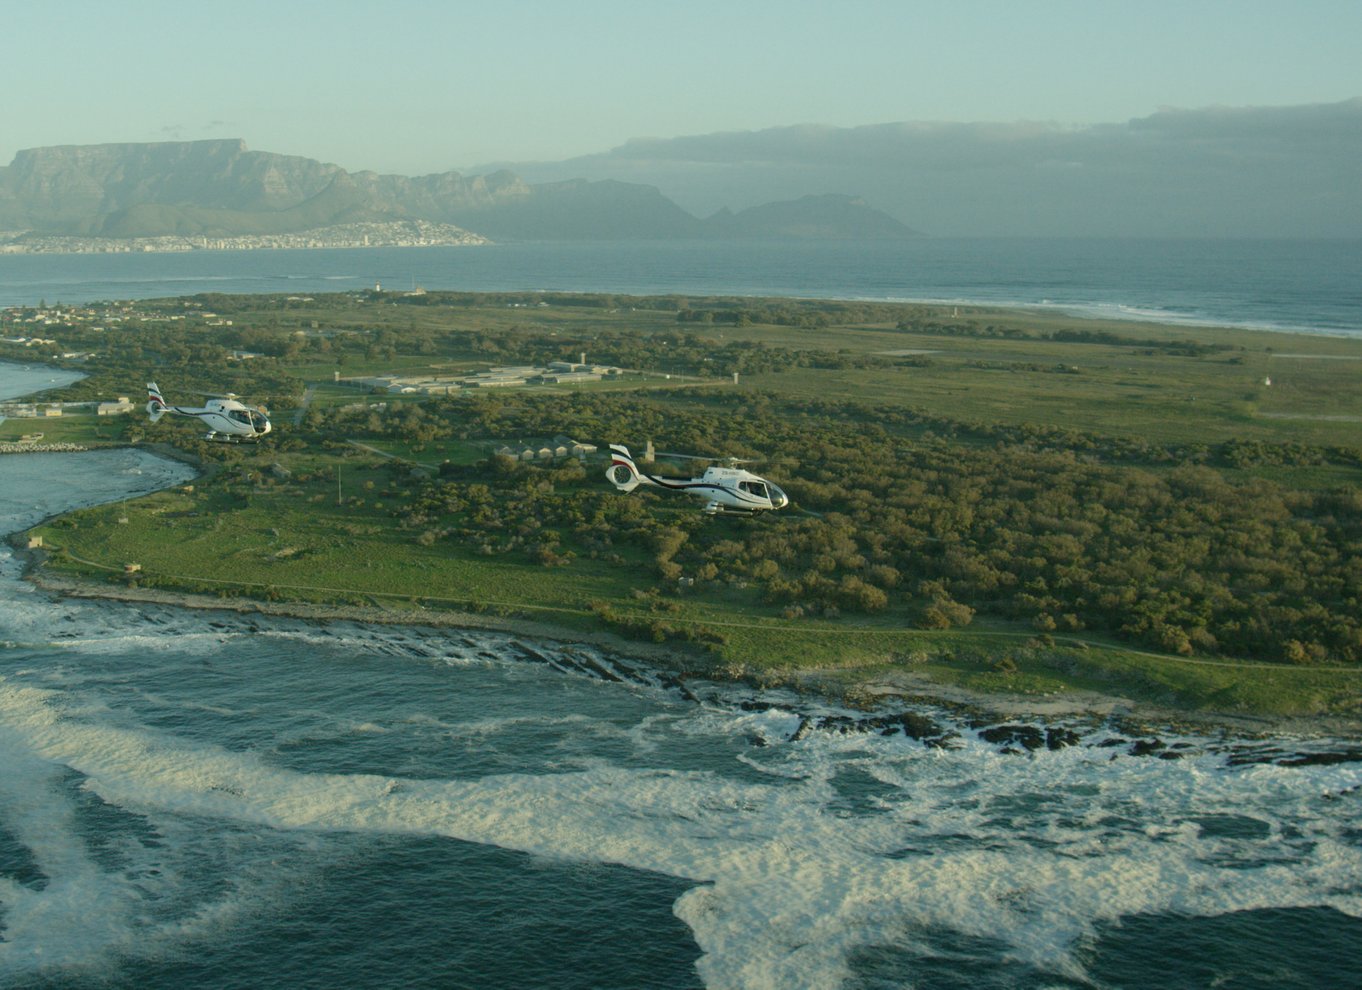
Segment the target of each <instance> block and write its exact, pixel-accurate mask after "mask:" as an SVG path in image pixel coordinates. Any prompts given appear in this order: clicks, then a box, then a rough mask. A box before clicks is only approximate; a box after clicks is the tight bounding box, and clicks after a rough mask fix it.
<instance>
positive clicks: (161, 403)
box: [147, 382, 166, 423]
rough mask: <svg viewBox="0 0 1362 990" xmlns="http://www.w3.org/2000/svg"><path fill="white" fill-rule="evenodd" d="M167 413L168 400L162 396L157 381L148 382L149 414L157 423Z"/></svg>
mask: <svg viewBox="0 0 1362 990" xmlns="http://www.w3.org/2000/svg"><path fill="white" fill-rule="evenodd" d="M165 414H166V400H165V399H163V398H161V390H160V389H159V388H157V387H156V383H155V382H147V415H148V416H150V417H151V421H152V422H153V423H155V422H156V421H157V420H159V419H160V418H161V417H162V416H164V415H165Z"/></svg>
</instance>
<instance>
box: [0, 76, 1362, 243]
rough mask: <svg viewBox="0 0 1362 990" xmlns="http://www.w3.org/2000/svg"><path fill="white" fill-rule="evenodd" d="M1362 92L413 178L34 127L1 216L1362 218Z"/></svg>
mask: <svg viewBox="0 0 1362 990" xmlns="http://www.w3.org/2000/svg"><path fill="white" fill-rule="evenodd" d="M1358 162H1362V98H1357V99H1351V100H1346V101H1343V102H1340V103H1330V104H1311V105H1302V106H1294V107H1240V108H1225V107H1213V108H1207V109H1202V110H1161V111H1159V112H1157V113H1154V114H1151V115H1150V116H1147V117H1141V118H1137V119H1134V120H1130V121H1127V122H1126V123H1124V124H1102V125H1085V126H1061V125H1058V124H1053V123H1012V124H984V123H973V124H970V123H888V124H877V125H869V126H861V127H847V128H838V127H827V126H814V125H808V126H798V127H781V128H771V129H767V130H759V131H742V132H725V133H716V134H701V135H691V136H684V137H676V138H669V139H636V140H632V141H629V142H627V143H625V144H623V145H621V146H619V147H617V148H614V149H612V150H609V151H604V152H601V153H600V154H595V155H588V156H584V157H578V158H573V159H568V160H565V161H561V162H535V163H516V164H505V163H503V164H500V165H497V166H485V167H480V168H475V169H472V170H469V172H468V173H466V174H465V173H461V172H453V171H451V172H442V173H438V174H434V175H425V176H418V177H407V176H400V175H380V174H378V173H375V172H367V171H362V172H347V171H346V170H345V169H343V168H341V167H339V166H337V165H330V164H325V163H322V162H319V161H315V160H313V159H310V158H303V157H299V156H292V155H278V154H272V153H270V152H263V151H250V150H248V149H247V147H246V145H245V144H244V142H242V141H239V140H207V141H184V142H180V141H176V142H163V143H150V144H104V145H86V146H61V147H48V148H36V149H30V150H27V151H21V152H19V153H18V154H17V155H16V156H15V159H14V162H13V164H11V165H10V166H8V167H6V168H0V230H20V229H23V230H34V231H38V232H43V233H65V234H77V235H98V236H106V237H135V236H151V235H156V234H181V235H191V236H192V235H206V236H213V235H233V234H273V233H284V232H293V231H299V230H307V229H313V228H317V227H323V226H328V225H334V224H344V223H350V222H359V221H383V220H406V219H420V220H427V221H434V222H438V223H443V224H452V225H456V226H458V227H462V228H465V229H466V230H469V231H472V232H474V233H477V234H481V235H484V236H487V237H491V238H493V239H503V240H504V239H525V240H529V239H575V238H640V237H641V238H676V237H798V238H829V237H833V238H863V239H864V238H884V237H905V236H912V235H913V234H914V233H915V232H916V231H923V232H926V233H930V234H933V235H940V236H1099V237H1132V236H1133V237H1358V236H1362V182H1359V181H1358V179H1357V163H1358Z"/></svg>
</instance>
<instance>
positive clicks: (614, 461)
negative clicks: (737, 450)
mask: <svg viewBox="0 0 1362 990" xmlns="http://www.w3.org/2000/svg"><path fill="white" fill-rule="evenodd" d="M658 456H659V457H661V456H668V457H683V458H685V459H686V460H714V459H715V458H710V457H692V456H690V455H684V454H669V455H661V454H659V455H658ZM740 463H742V462H741V461H738V460H736V459H734V458H729V459H728V466H726V467H718V466H717V465H711V466H710V467H707V468H705V473H704V474H702V475H700V477H698V478H690V479H688V480H684V479H681V478H666V477H662V476H660V475H656V474H649V473H648V472H646V471H641V470H639V467H638V465H637V464H636V463H635V462H634V458H633V456H632V455H631V454H630V453H629V448H628V447H625V446H622V445H621V444H617V443H612V444H611V445H610V467H609V468H607V469H606V472H605V477H606V478H607V479H608V480H609V481H610V483H611V484H612V485H614V486H615V487H616V488H617V489H619V490H620V491H622V492H631V491H633V490H634V489H635V488H637V487H638V486H639V485H650V486H652V487H654V488H663V489H666V490H667V491H673V492H682V493H684V494H686V495H692V496H694V497H696V498H700V499H703V500H704V502H705V505H704V511H705V512H711V513H713V512H731V511H737V512H760V511H763V510H771V509H783V508H785V506H787V505H789V504H790V499H789V498H788V497H787V496H786V494H785V493H784V492H783V491H781V490H780V488H779V486H777V485H775V484H772V483H771V482H769V481H767V480H766V479H765V478H761V477H758V476H757V475H755V474H753V473H752V472H751V471H746V470H744V469H742V468H740V467H738V466H737V465H738V464H740Z"/></svg>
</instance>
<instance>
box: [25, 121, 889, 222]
mask: <svg viewBox="0 0 1362 990" xmlns="http://www.w3.org/2000/svg"><path fill="white" fill-rule="evenodd" d="M398 220H422V221H428V222H432V223H439V224H449V225H453V226H457V227H461V228H463V229H465V230H467V231H470V232H473V233H476V234H480V235H483V236H485V237H490V238H494V239H514V240H564V239H628V238H683V237H700V238H706V237H730V238H731V237H778V238H791V237H796V238H829V237H832V238H888V237H910V236H913V235H914V231H912V230H910V229H909V228H907V227H905V226H904V225H902V224H900V223H899V222H898V221H896V220H894V219H893V218H891V217H889V216H887V215H885V214H883V213H880V212H879V211H877V210H874V209H872V208H871V207H869V206H868V205H866V204H865V203H864V202H862V201H860V200H858V199H855V198H853V197H850V196H819V197H806V198H805V199H802V200H795V201H791V202H787V203H778V204H768V205H766V206H761V207H755V208H753V209H750V210H744V211H742V212H739V213H736V214H732V213H728V212H726V211H723V212H720V213H719V214H716V215H715V216H713V217H710V218H708V219H703V220H702V219H700V218H697V217H695V216H692V215H691V214H689V213H687V212H686V211H685V210H683V209H681V207H679V206H677V205H676V204H675V203H673V202H672V201H671V200H670V199H668V198H667V197H666V196H664V195H662V193H661V192H659V191H658V190H657V189H656V188H655V187H653V186H645V185H638V184H634V183H627V182H617V181H602V182H588V181H586V180H584V179H577V180H571V181H567V182H553V183H545V184H541V185H530V184H528V183H526V182H524V181H523V180H522V179H520V178H519V177H518V176H517V175H515V174H514V173H512V172H509V171H498V172H493V173H491V174H488V175H479V176H463V175H460V174H459V173H457V172H443V173H439V174H435V175H425V176H418V177H408V176H401V175H379V174H377V173H375V172H347V171H346V170H345V169H343V168H341V167H340V166H338V165H330V164H326V163H323V162H319V161H315V160H313V159H310V158H302V157H298V156H294V155H277V154H273V153H270V152H262V151H251V150H249V149H248V148H247V147H246V145H245V143H244V142H243V141H240V140H214V141H172V142H160V143H152V144H101V145H65V146H59V147H48V148H33V149H29V150H26V151H21V152H19V153H18V154H17V155H16V156H15V158H14V161H13V162H12V163H11V164H10V165H9V166H7V167H4V168H0V230H9V231H21V230H23V231H32V232H34V233H37V234H51V235H68V236H84V237H108V238H134V237H159V236H167V235H180V236H201V237H234V236H243V235H267V234H283V233H293V232H298V231H306V230H313V229H316V228H321V227H332V226H336V225H338V224H350V223H372V222H390V221H398Z"/></svg>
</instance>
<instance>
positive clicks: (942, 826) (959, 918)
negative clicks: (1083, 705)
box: [0, 680, 1362, 988]
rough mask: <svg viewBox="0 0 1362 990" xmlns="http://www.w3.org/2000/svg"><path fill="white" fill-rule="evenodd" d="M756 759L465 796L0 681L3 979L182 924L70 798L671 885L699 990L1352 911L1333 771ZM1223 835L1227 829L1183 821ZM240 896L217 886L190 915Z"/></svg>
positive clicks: (151, 818)
mask: <svg viewBox="0 0 1362 990" xmlns="http://www.w3.org/2000/svg"><path fill="white" fill-rule="evenodd" d="M696 717H697V718H698V719H701V720H712V719H713V718H714V713H712V712H706V711H699V712H697V716H696ZM672 728H673V726H672V724H671V723H670V722H669V721H667V720H663V721H662V722H661V723H659V730H660V731H664V732H665V731H670V730H671V729H672ZM694 730H695V727H694V726H692V725H684V726H682V727H681V731H683V732H686V731H694ZM567 731H572V729H571V727H568V729H567ZM754 752H755V754H756V755H752V756H749V758H748V764H749V766H752V767H754V768H756V769H758V770H760V771H761V772H762V774H763V776H764V778H765V779H764V780H761V781H757V782H741V781H738V780H734V779H728V778H725V777H721V776H718V775H715V774H708V773H696V772H681V771H674V770H668V769H665V768H659V769H643V770H640V769H627V768H622V767H618V766H609V765H601V766H597V767H593V768H591V769H588V770H584V771H581V772H572V773H561V774H553V775H529V774H506V775H501V776H492V777H484V778H482V779H478V780H459V779H422V780H410V779H400V778H397V777H392V776H384V775H370V774H349V775H347V774H328V773H304V772H297V771H294V770H289V769H285V768H281V767H278V766H275V765H272V764H271V763H270V762H269V761H268V760H267V759H265V758H263V757H261V756H259V755H257V754H253V753H242V752H235V751H230V750H227V749H223V748H221V747H218V746H214V745H206V744H203V743H200V742H194V741H190V740H186V739H182V738H178V737H176V736H174V735H170V734H166V733H163V732H160V731H156V730H154V729H151V728H149V727H148V726H145V725H140V724H137V723H135V722H132V721H130V720H129V719H128V718H127V716H126V714H123V713H113V712H110V711H109V709H107V708H106V707H105V706H103V705H102V704H100V703H99V702H98V701H97V700H94V701H91V700H86V701H81V700H79V698H78V697H77V696H73V695H72V694H70V693H69V692H63V691H53V690H47V689H42V688H35V687H30V686H24V685H21V684H16V683H14V682H13V681H12V680H8V681H0V760H3V765H4V766H6V767H7V768H14V771H13V772H11V773H8V774H6V775H5V777H4V783H3V784H0V788H2V790H0V798H3V801H4V807H5V811H4V815H5V821H6V827H7V828H9V829H11V830H12V831H14V832H16V833H17V834H18V835H19V836H20V838H21V839H22V841H23V843H24V844H25V845H26V846H27V847H28V848H29V849H30V850H32V853H33V856H34V858H35V860H36V862H37V865H38V866H39V867H40V868H41V870H42V872H43V873H44V874H45V875H46V876H48V877H50V878H51V879H50V882H49V883H48V884H47V885H46V886H45V887H44V888H42V889H33V888H31V887H28V886H24V885H22V884H19V883H16V882H13V881H6V883H5V885H4V887H3V888H2V889H0V898H2V899H3V904H4V915H3V923H4V925H5V930H4V939H5V941H4V942H2V943H0V975H3V974H4V973H6V972H8V973H11V974H15V973H21V972H24V971H26V970H28V969H30V968H32V967H36V966H38V965H40V964H41V965H51V964H53V963H54V962H55V961H57V960H59V959H60V960H61V961H63V962H64V963H66V964H79V963H86V964H90V965H94V964H96V963H97V961H98V958H99V957H101V956H103V955H105V954H108V953H133V952H136V951H140V950H139V949H138V948H137V946H138V944H139V942H140V941H141V940H142V939H143V938H144V937H146V936H148V935H153V936H154V939H153V941H156V940H163V939H167V938H172V937H176V936H174V932H175V931H176V930H177V929H178V928H179V926H181V925H183V924H185V923H186V922H184V921H183V920H182V916H181V920H174V919H173V918H159V919H158V918H157V916H156V910H155V903H156V901H157V900H158V899H164V898H166V897H170V896H172V894H171V891H174V890H175V889H176V887H177V884H178V882H179V881H177V880H176V879H175V877H174V876H173V875H170V874H172V873H173V871H174V868H175V861H176V859H177V858H179V857H182V856H184V855H185V854H184V853H183V852H176V851H174V850H171V851H170V852H166V853H162V852H159V851H157V848H156V847H138V848H137V849H136V850H132V849H130V850H129V854H128V855H129V858H128V862H127V864H126V865H123V866H116V865H109V864H107V863H104V864H101V863H100V862H98V861H97V860H96V858H95V857H94V856H93V855H92V853H91V851H90V849H89V842H88V840H87V839H84V838H82V836H81V834H80V833H79V830H78V829H77V828H76V827H75V825H74V811H73V802H74V801H75V800H76V799H77V797H78V796H79V795H80V794H82V793H88V794H90V795H94V796H96V797H97V798H98V799H99V800H100V801H102V802H104V803H105V804H106V805H108V806H110V807H113V808H117V809H121V810H122V811H123V812H124V813H127V814H131V815H135V816H141V817H142V818H144V819H145V820H146V822H147V823H148V827H150V828H153V829H155V830H156V832H157V833H158V835H160V836H161V837H162V841H163V842H164V841H165V836H168V835H173V834H174V832H175V831H176V829H177V828H180V827H182V826H179V825H177V822H181V821H182V820H183V819H184V817H185V816H191V817H193V818H197V819H207V820H212V821H217V822H221V823H224V824H226V823H232V824H233V825H234V827H247V828H251V829H257V830H259V829H263V830H266V831H267V832H268V833H283V834H285V835H288V834H295V833H296V834H303V835H306V834H311V833H328V832H332V831H335V830H346V831H354V832H361V833H379V834H388V835H403V834H427V835H439V836H448V837H451V838H457V839H461V840H464V841H469V842H477V843H485V844H491V845H496V846H499V847H503V848H507V849H515V850H521V851H524V852H528V853H533V854H536V855H539V856H545V857H550V858H554V859H570V860H581V861H586V862H599V863H612V864H620V865H625V866H629V867H632V868H636V869H642V870H649V871H654V872H659V873H664V874H668V875H671V876H675V877H680V878H684V879H687V880H690V881H694V882H695V883H696V884H697V887H696V888H694V889H693V890H691V891H690V892H689V893H687V894H685V895H684V896H683V897H682V898H681V899H680V901H679V902H678V903H677V905H676V908H675V910H676V913H677V915H678V917H680V918H681V919H682V920H683V921H684V922H685V923H686V924H688V925H689V926H690V927H691V929H692V930H693V932H694V934H695V938H696V941H697V943H698V944H699V946H700V948H701V949H702V951H703V953H704V955H703V957H702V958H701V959H700V961H699V963H698V967H699V970H700V973H701V975H702V977H703V979H704V981H705V983H706V985H707V986H709V987H715V988H721V987H724V988H727V987H732V988H738V987H742V988H790V987H835V986H838V985H840V984H841V983H842V982H843V980H845V979H846V977H847V976H848V975H849V970H848V960H849V959H850V957H851V955H852V953H854V952H855V951H856V950H857V949H859V948H862V947H866V946H873V945H895V944H903V943H905V942H911V940H912V939H913V938H915V937H917V933H923V932H931V931H939V930H949V931H954V932H959V933H962V934H965V935H969V936H973V937H978V938H983V939H990V940H995V941H997V942H1000V943H1002V944H1003V945H1005V946H1006V951H1007V953H1008V954H1009V955H1010V956H1011V957H1012V958H1014V959H1016V960H1017V961H1019V962H1022V963H1025V964H1028V965H1031V966H1035V967H1037V968H1039V969H1040V970H1042V971H1048V972H1053V973H1055V974H1059V975H1067V976H1072V977H1079V976H1081V975H1082V970H1081V966H1080V964H1079V963H1078V962H1077V961H1076V959H1075V956H1074V950H1075V948H1076V947H1077V946H1079V945H1080V943H1081V941H1082V940H1083V939H1084V937H1085V936H1088V935H1090V934H1091V933H1092V932H1093V926H1094V925H1095V924H1097V923H1100V922H1103V921H1115V920H1116V919H1119V918H1121V917H1122V916H1126V915H1132V914H1141V913H1155V914H1157V913H1177V914H1182V915H1217V914H1223V913H1226V912H1230V911H1238V910H1247V909H1255V908H1269V907H1304V906H1319V905H1327V906H1331V907H1334V908H1336V909H1337V910H1339V911H1342V912H1345V913H1348V914H1350V915H1354V916H1362V894H1360V893H1359V891H1362V852H1360V851H1359V849H1358V848H1357V845H1356V839H1355V837H1354V838H1352V839H1349V838H1348V836H1349V834H1350V833H1349V830H1350V829H1351V827H1352V823H1353V821H1355V819H1356V815H1357V811H1358V809H1357V797H1356V794H1357V789H1358V788H1359V787H1360V786H1362V771H1359V770H1358V769H1357V768H1356V767H1355V766H1336V767H1317V768H1309V769H1303V768H1284V767H1279V766H1273V765H1259V766H1253V767H1247V768H1241V769H1230V768H1227V767H1226V766H1225V765H1224V762H1223V759H1222V758H1220V757H1218V756H1213V755H1205V756H1200V757H1191V758H1187V759H1183V760H1180V761H1176V762H1169V761H1162V760H1154V759H1143V758H1137V757H1132V756H1128V755H1120V756H1118V757H1117V758H1115V759H1112V758H1111V753H1110V752H1109V751H1107V750H1105V749H1101V748H1095V747H1085V746H1075V747H1071V748H1068V749H1064V750H1060V751H1057V752H1044V753H1038V754H1035V755H1033V756H1009V755H1005V754H1003V753H1000V752H999V751H998V750H997V749H996V748H995V747H993V746H990V745H987V744H984V743H981V742H978V741H977V740H973V739H970V738H968V737H967V738H966V740H965V742H964V744H963V746H962V747H961V748H959V749H955V750H941V749H932V748H927V747H924V746H922V745H921V744H918V743H916V742H913V741H910V740H906V739H903V738H902V737H900V738H897V739H886V738H882V737H878V736H849V737H842V736H826V735H823V736H815V737H810V738H808V739H805V740H803V741H801V742H798V743H786V744H782V745H778V746H774V747H768V748H765V749H759V750H756V751H754ZM849 772H854V773H857V774H862V775H868V776H869V777H871V778H873V779H874V780H876V781H878V782H879V783H881V784H882V785H884V786H883V787H882V788H881V789H880V790H879V794H878V796H877V797H875V798H874V799H873V800H871V801H870V802H869V804H867V805H865V806H863V807H859V808H849V807H848V805H847V803H846V800H845V798H846V795H844V794H843V793H842V791H841V789H840V788H839V780H840V778H841V777H842V775H844V774H847V773H849ZM69 774H75V775H77V778H78V779H79V781H80V783H79V786H78V787H73V786H72V785H71V783H70V781H69V780H67V779H66V777H67V775H69ZM1221 819H1223V820H1232V821H1235V822H1239V823H1241V824H1242V825H1243V826H1244V827H1241V828H1239V829H1237V830H1231V832H1233V834H1230V833H1227V832H1226V830H1225V829H1223V828H1221V829H1218V828H1208V827H1207V826H1206V823H1207V822H1208V821H1213V820H1221ZM184 841H188V840H187V839H186V840H184ZM249 872H250V871H249V870H248V871H247V873H249ZM150 877H155V878H156V879H154V880H149V878H150ZM263 882H264V881H262V880H259V879H258V878H257V879H256V880H254V881H250V882H248V884H247V885H248V886H255V885H258V884H259V883H263ZM248 893H249V892H248ZM181 896H182V895H181ZM253 896H258V895H253ZM266 900H268V899H266ZM250 901H251V896H246V895H245V894H242V892H240V891H238V892H237V893H236V894H235V895H233V896H228V897H222V898H218V899H214V898H207V899H205V902H204V904H202V905H201V906H200V909H199V910H201V911H206V912H208V913H210V914H215V913H218V912H228V913H231V912H233V911H241V910H247V909H248V908H247V905H248V904H249V903H250ZM92 907H93V908H95V910H92ZM91 918H98V919H99V920H98V921H97V922H95V923H93V924H92V923H91Z"/></svg>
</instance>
